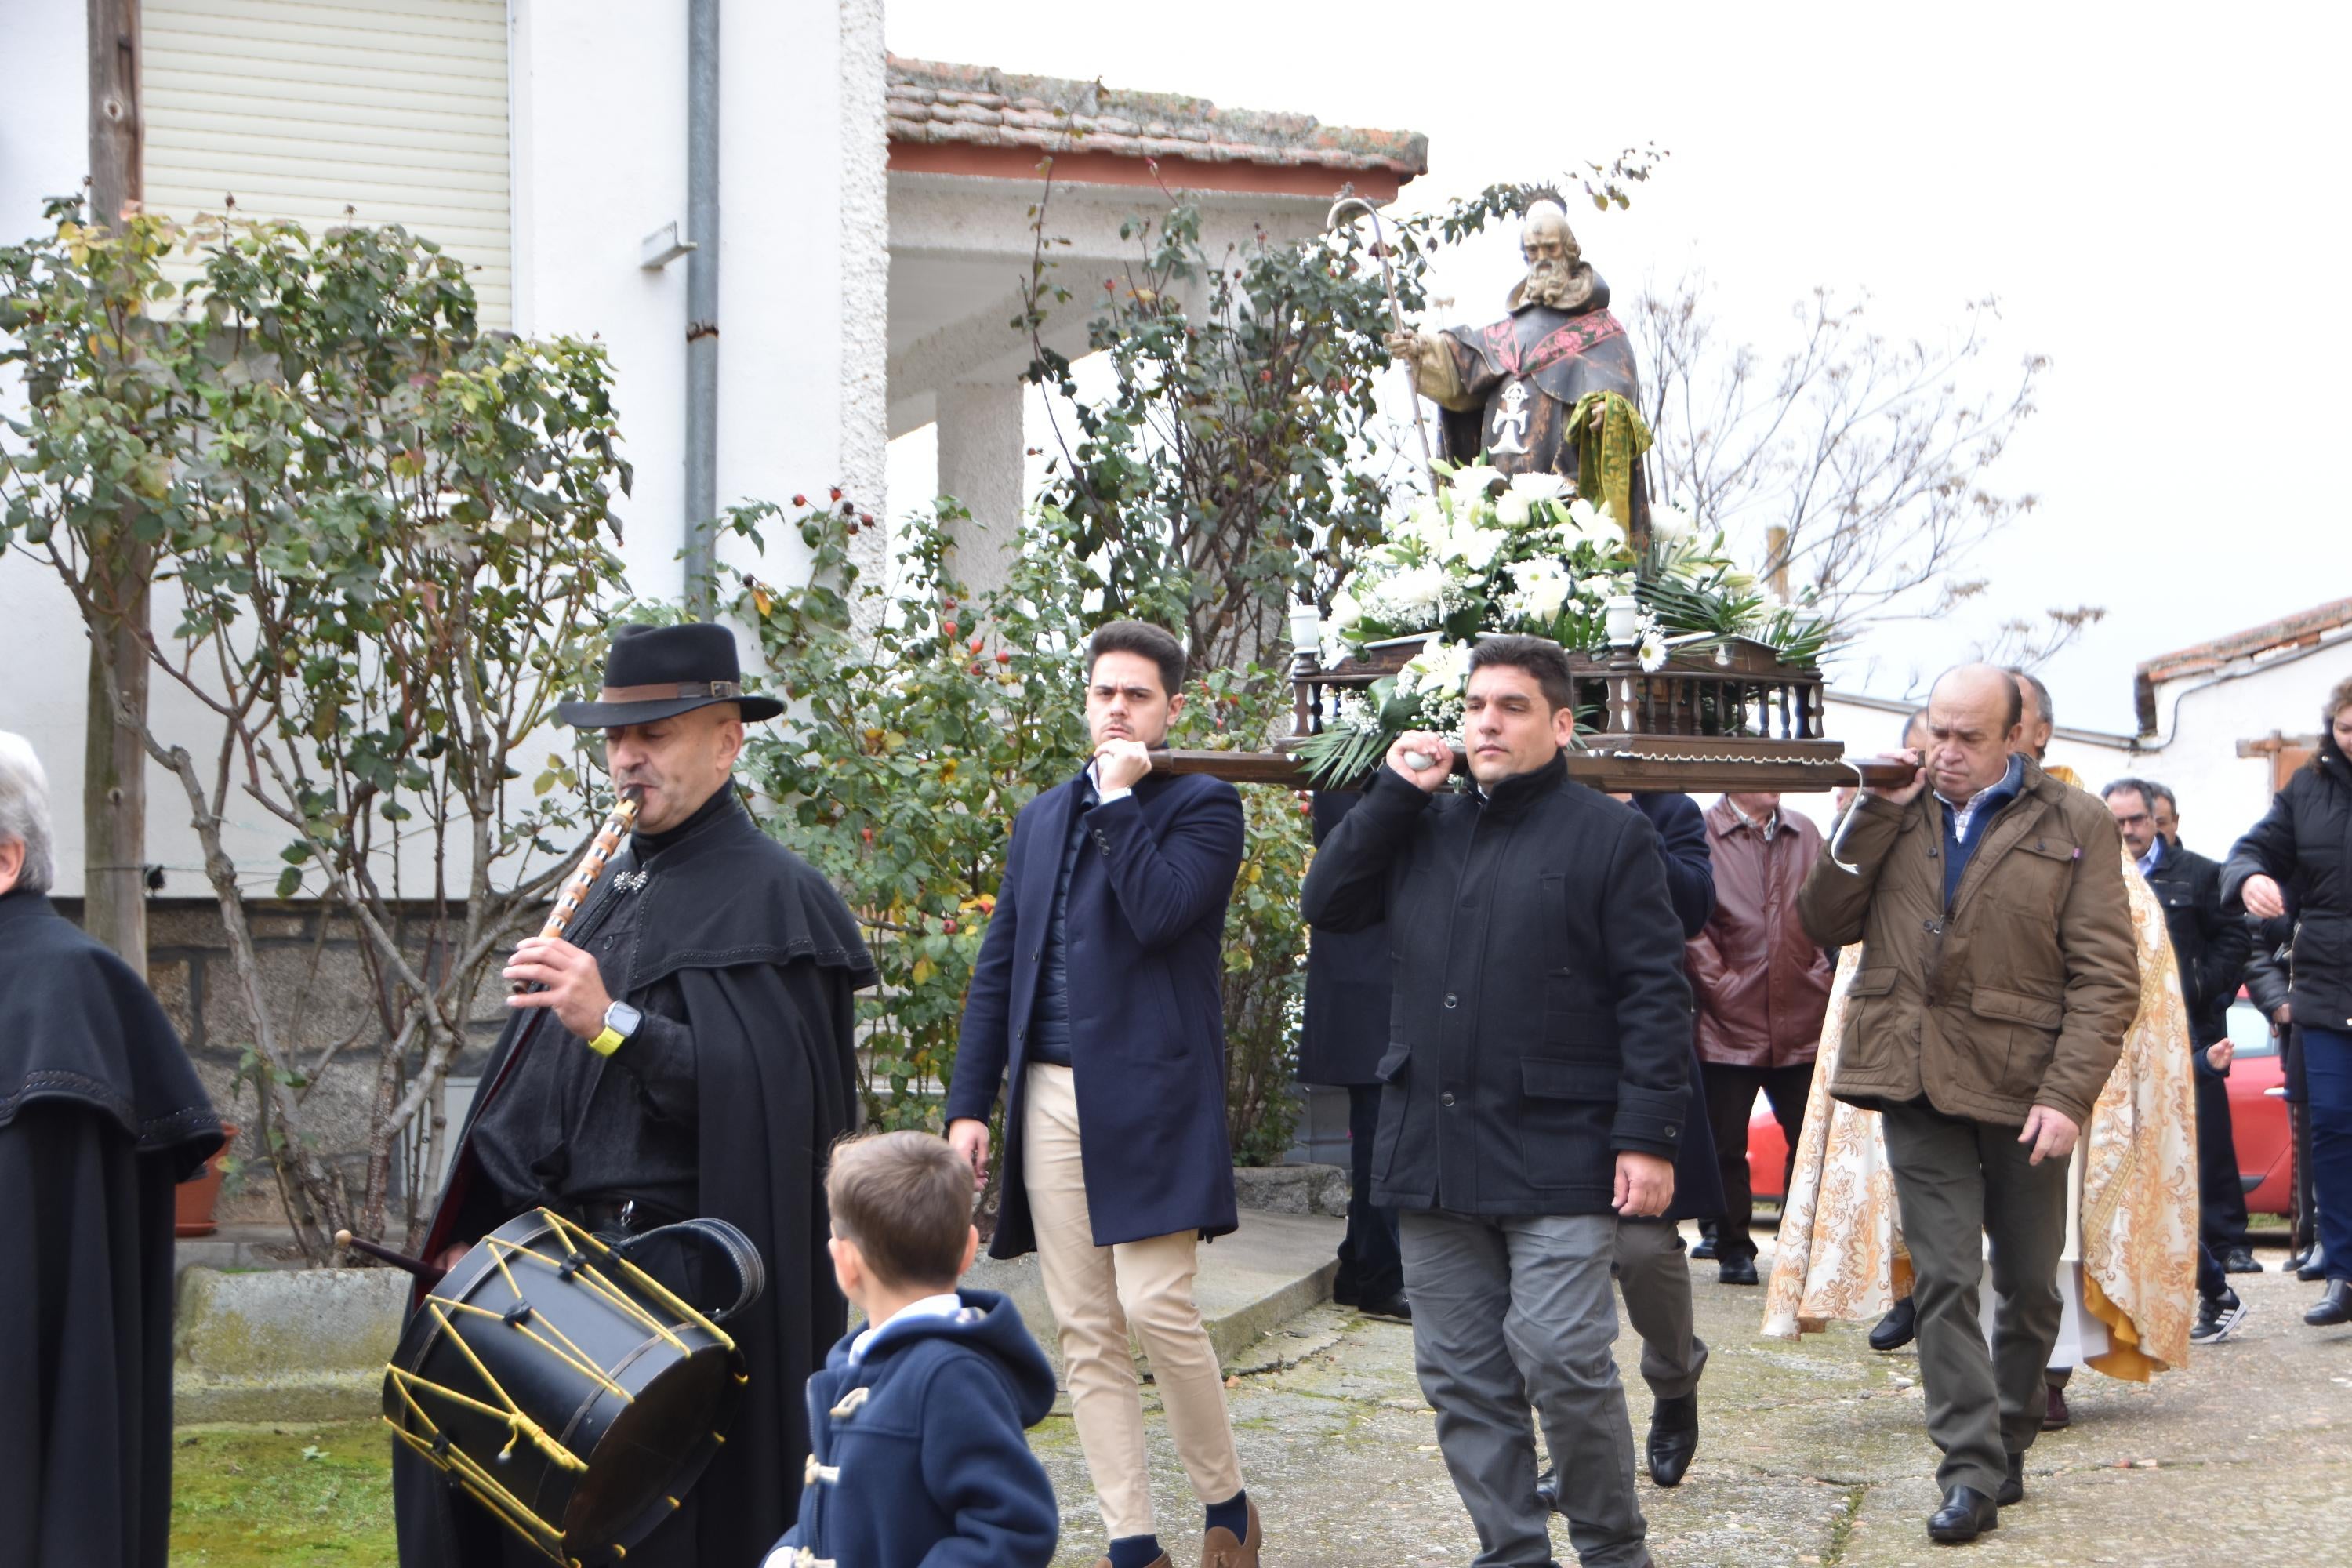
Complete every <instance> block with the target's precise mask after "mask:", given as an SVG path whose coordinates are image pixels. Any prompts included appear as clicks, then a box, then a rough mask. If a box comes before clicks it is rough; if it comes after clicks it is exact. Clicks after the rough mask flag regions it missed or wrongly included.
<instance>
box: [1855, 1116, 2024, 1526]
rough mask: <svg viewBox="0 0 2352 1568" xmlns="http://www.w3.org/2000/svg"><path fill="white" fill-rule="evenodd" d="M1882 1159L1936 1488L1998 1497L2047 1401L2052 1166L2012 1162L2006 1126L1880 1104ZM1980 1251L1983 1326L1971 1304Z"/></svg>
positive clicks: (2013, 1132) (2014, 1155) (2019, 1156)
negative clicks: (1988, 1281) (1912, 1315)
mask: <svg viewBox="0 0 2352 1568" xmlns="http://www.w3.org/2000/svg"><path fill="white" fill-rule="evenodd" d="M1884 1120H1885V1131H1886V1159H1887V1163H1888V1164H1889V1165H1890V1166H1892V1167H1893V1169H1894V1172H1895V1203H1896V1205H1898V1206H1899V1207H1900V1208H1901V1210H1902V1212H1903V1239H1904V1240H1905V1242H1906V1243H1907V1244H1908V1245H1909V1247H1910V1248H1911V1267H1912V1268H1913V1270H1914V1271H1915V1272H1916V1276H1917V1283H1916V1286H1915V1287H1914V1289H1913V1291H1912V1300H1914V1301H1915V1302H1916V1304H1917V1307H1918V1313H1919V1381H1920V1383H1921V1384H1923V1385H1924V1389H1925V1392H1926V1394H1927V1436H1929V1437H1931V1438H1933V1439H1934V1440H1935V1444H1936V1447H1938V1448H1940V1449H1942V1450H1943V1453H1944V1462H1943V1463H1942V1464H1941V1465H1940V1466H1938V1467H1937V1470H1936V1480H1937V1485H1939V1486H1941V1487H1943V1488H1944V1489H1947V1490H1948V1489H1951V1488H1953V1487H1973V1488H1975V1489H1977V1490H1978V1491H1980V1492H1982V1493H1984V1494H1985V1495H1986V1496H1987V1497H1990V1496H1992V1495H1993V1494H1994V1493H1995V1492H1997V1491H1998V1490H1999V1489H2000V1482H2001V1479H2002V1478H2003V1476H2004V1475H2005V1474H2006V1473H2007V1471H2008V1456H2009V1455H2011V1454H2021V1453H2023V1452H2025V1451H2026V1450H2027V1449H2028V1448H2031V1447H2033V1439H2034V1437H2035V1436H2037V1435H2038V1434H2039V1433H2040V1432H2041V1430H2042V1411H2043V1410H2044V1409H2045V1408H2046V1407H2047V1406H2048V1405H2049V1395H2048V1394H2046V1393H2045V1392H2044V1390H2043V1385H2042V1369H2043V1368H2044V1367H2046V1366H2047V1365H2048V1364H2049V1363H2050V1351H2051V1347H2052V1346H2053V1345H2055V1344H2056V1343H2057V1342H2058V1325H2059V1320H2060V1318H2061V1316H2062V1315H2063V1312H2064V1310H2065V1302H2064V1300H2063V1298H2062V1297H2061V1296H2060V1295H2059V1293H2058V1260H2059V1258H2060V1256H2061V1255H2062V1254H2063V1252H2064V1251H2065V1247H2066V1162H2065V1161H2064V1160H2044V1161H2043V1162H2042V1163H2041V1164H2039V1165H2033V1164H2029V1163H2026V1145H2024V1144H2022V1143H2020V1142H2018V1141H2017V1135H2018V1131H2019V1129H2017V1128H2015V1127H2001V1126H1996V1125H1994V1124H1993V1123H1991V1122H1986V1121H1969V1120H1968V1119H1966V1118H1964V1117H1955V1116H1946V1115H1944V1114H1943V1113H1942V1112H1940V1111H1937V1110H1933V1109H1931V1108H1930V1107H1929V1106H1927V1104H1926V1103H1924V1102H1917V1101H1915V1102H1913V1103H1912V1104H1909V1105H1890V1106H1887V1107H1885V1111H1884ZM1985 1237H1990V1238H1991V1242H1992V1259H1991V1262H1992V1289H1993V1324H1992V1336H1991V1343H1990V1345H1988V1344H1987V1343H1986V1336H1985V1332H1984V1328H1983V1325H1982V1324H1980V1323H1979V1321H1978V1313H1977V1300H1978V1294H1979V1289H1980V1285H1981V1281H1982V1279H1983V1277H1984V1268H1985V1250H1984V1238H1985Z"/></svg>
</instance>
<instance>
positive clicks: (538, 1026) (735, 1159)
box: [393, 809, 879, 1568]
mask: <svg viewBox="0 0 2352 1568" xmlns="http://www.w3.org/2000/svg"><path fill="white" fill-rule="evenodd" d="M634 868H635V853H634V851H633V850H626V849H625V850H624V851H623V852H622V853H620V854H619V855H616V856H614V858H613V861H612V864H611V865H610V866H608V867H607V868H606V869H605V873H604V878H603V879H602V880H601V881H600V882H599V883H598V885H597V888H596V889H595V890H594V891H593V892H592V893H591V894H590V896H589V898H588V900H587V901H586V904H585V906H584V907H583V910H582V911H581V913H580V915H579V917H578V921H577V924H576V927H575V929H576V930H578V931H581V932H582V933H583V934H585V933H586V932H587V931H591V930H593V922H595V921H597V920H598V919H599V918H600V913H599V911H600V909H601V907H602V906H603V903H604V900H606V899H608V898H611V897H614V896H615V894H614V878H615V877H616V876H619V875H621V874H624V873H626V872H628V871H630V870H632V869H634ZM625 896H627V897H631V898H638V899H643V900H646V908H645V910H644V911H643V913H642V916H641V919H640V925H641V931H642V934H641V936H640V939H639V941H638V943H637V946H636V949H635V954H634V957H633V959H632V961H631V963H630V966H629V973H627V975H625V976H623V977H615V976H613V975H609V974H608V975H606V976H605V977H604V983H605V988H606V989H607V990H608V991H610V992H611V993H612V994H614V995H615V996H626V995H631V994H635V993H637V992H638V991H640V990H642V988H644V987H646V986H647V985H650V984H653V983H654V982H655V981H656V980H660V979H662V978H664V977H666V976H672V975H674V976H676V977H677V981H678V984H679V986H680V988H681V989H682V991H683V992H684V994H685V1000H686V1009H687V1020H686V1021H687V1024H688V1026H689V1027H690V1028H691V1029H692V1031H693V1034H694V1047H695V1060H696V1078H697V1086H696V1102H697V1106H698V1116H699V1132H700V1150H701V1163H700V1187H701V1192H700V1201H699V1203H698V1205H697V1207H698V1212H699V1213H700V1214H702V1215H709V1216H711V1217H715V1218H718V1219H723V1220H726V1221H728V1222H729V1223H730V1224H731V1225H733V1226H736V1227H738V1228H739V1229H740V1230H741V1231H742V1232H743V1234H744V1235H745V1236H747V1237H750V1238H751V1241H752V1243H753V1245H755V1246H756V1247H759V1249H760V1253H761V1257H762V1258H764V1259H765V1260H766V1262H767V1268H768V1289H767V1294H766V1295H765V1296H764V1297H762V1298H761V1300H760V1302H759V1303H758V1305H756V1306H755V1307H753V1308H751V1310H748V1311H746V1312H743V1313H741V1314H740V1315H738V1316H737V1317H735V1318H732V1319H730V1321H728V1324H727V1328H728V1331H729V1332H730V1334H732V1335H733V1336H734V1338H735V1340H736V1342H738V1343H739V1344H740V1345H741V1346H742V1348H743V1352H744V1355H745V1357H746V1358H747V1360H748V1362H749V1364H750V1370H751V1386H750V1387H748V1388H746V1389H745V1390H744V1393H743V1400H742V1404H741V1405H740V1407H739V1408H738V1412H737V1415H736V1417H735V1424H734V1426H733V1428H732V1429H731V1430H730V1432H729V1434H728V1439H727V1443H726V1446H725V1447H722V1448H721V1449H720V1450H719V1457H718V1458H716V1459H715V1460H713V1461H712V1463H711V1465H710V1468H709V1469H708V1470H706V1471H704V1472H703V1475H702V1479H700V1480H699V1481H698V1483H696V1486H695V1489H694V1500H695V1502H696V1504H697V1506H696V1508H695V1510H694V1513H695V1519H694V1521H693V1523H694V1525H695V1533H696V1541H695V1542H694V1544H693V1545H692V1546H691V1547H690V1548H687V1547H685V1545H684V1543H682V1542H667V1541H665V1540H664V1539H663V1538H664V1535H665V1534H667V1533H670V1532H671V1531H672V1530H673V1528H674V1526H667V1525H666V1526H665V1527H664V1529H663V1531H657V1532H656V1534H655V1535H654V1536H652V1537H650V1538H649V1539H648V1540H647V1542H646V1550H645V1551H643V1552H631V1553H630V1562H631V1563H632V1564H635V1563H636V1562H638V1561H639V1559H640V1558H641V1557H642V1558H644V1559H645V1560H646V1561H649V1562H656V1563H664V1562H668V1561H672V1560H673V1554H676V1553H678V1552H681V1551H683V1552H686V1554H685V1555H677V1556H676V1557H675V1560H676V1561H679V1562H692V1563H697V1564H707V1565H708V1568H754V1565H755V1564H757V1563H759V1562H760V1560H761V1556H762V1555H763V1554H764V1553H765V1552H767V1550H768V1549H769V1548H770V1547H772V1546H773V1545H774V1544H775V1542H776V1538H777V1537H778V1536H780V1535H782V1533H783V1532H784V1531H786V1530H787V1529H789V1528H790V1527H791V1525H792V1523H793V1515H794V1512H795V1510H797V1509H798V1507H799V1501H800V1492H801V1488H800V1484H799V1481H800V1475H801V1468H802V1466H803V1462H804V1461H805V1459H806V1458H807V1455H808V1450H809V1434H808V1412H807V1406H806V1404H805V1402H804V1400H803V1385H804V1384H806V1383H807V1381H808V1377H809V1374H810V1373H813V1372H814V1371H815V1370H816V1369H817V1368H819V1367H821V1366H823V1365H824V1357H825V1352H827V1351H828V1350H829V1349H831V1347H832V1345H833V1343H834V1342H835V1340H837V1339H839V1338H840V1337H841V1335H842V1334H843V1333H844V1332H845V1330H846V1328H847V1317H848V1309H847V1306H846V1304H845V1302H844V1301H843V1300H842V1299H841V1294H840V1292H839V1290H838V1289H835V1285H834V1280H833V1266H832V1262H831V1259H830V1258H829V1257H828V1256H827V1254H826V1251H825V1243H826V1240H827V1239H828V1237H830V1235H831V1226H830V1224H829V1221H828V1220H827V1217H826V1215H825V1206H824V1161H825V1156H826V1152H827V1151H828V1150H829V1149H830V1148H831V1147H832V1145H833V1143H834V1142H835V1141H836V1140H837V1139H839V1138H840V1137H842V1136H843V1135H844V1134H845V1133H846V1132H848V1131H852V1130H853V1129H854V1128H855V1127H856V1124H857V1120H858V1115H857V1071H856V1059H855V1056H854V1047H853V1040H852V1035H853V1030H854V1027H855V1026H856V1002H855V997H854V995H853V993H855V992H856V991H857V990H859V989H862V988H863V987H866V986H868V985H872V984H875V983H876V981H877V979H878V978H879V977H878V976H877V973H875V969H874V963H873V960H872V958H871V957H870V956H868V954H867V952H866V944H865V942H864V941H863V940H862V939H861V938H860V937H859V935H858V931H857V923H856V920H855V919H854V918H852V916H851V915H850V912H849V909H848V906H847V905H845V904H844V903H843V902H842V900H841V896H840V895H839V894H838V893H836V892H835V891H834V890H833V889H832V888H831V886H829V885H828V884H827V883H826V882H825V881H824V879H823V878H821V877H819V876H818V875H817V874H816V873H815V872H814V871H813V870H811V869H810V868H809V867H808V866H807V865H806V864H805V863H803V861H802V860H801V859H800V858H799V857H797V856H795V855H793V853H792V852H791V851H790V850H788V849H786V848H785V847H783V846H782V845H781V844H778V843H777V842H776V841H775V840H774V839H772V838H770V837H768V836H767V835H766V834H764V833H762V832H761V831H760V828H759V826H757V825H756V824H755V823H754V822H753V821H752V820H751V816H750V815H749V814H748V813H746V812H744V811H741V810H740V809H738V810H736V811H735V812H734V813H733V814H732V815H731V816H730V817H729V818H728V819H726V820H725V821H723V822H721V823H719V824H718V825H716V826H714V827H713V828H712V829H710V830H709V831H706V832H701V833H698V834H696V835H694V836H693V837H691V838H690V839H688V840H687V841H685V842H682V843H680V844H677V846H675V847H672V848H670V849H668V850H667V851H665V852H664V854H663V855H662V857H661V858H660V862H659V868H658V870H657V871H656V873H655V874H654V875H653V876H652V877H651V878H650V879H648V880H647V882H646V885H645V888H644V889H643V890H642V891H639V892H635V893H632V894H628V895H625ZM542 1020H544V1022H543V1023H542V1022H541V1021H542ZM565 1048H570V1049H575V1050H576V1049H578V1048H579V1047H577V1046H576V1045H573V1044H572V1041H571V1039H570V1037H568V1036H566V1035H565V1034H564V1033H563V1031H562V1026H561V1025H558V1024H556V1023H554V1022H553V1021H552V1019H551V1016H549V1015H548V1014H547V1012H546V1010H545V1009H539V1008H534V1009H530V1010H528V1011H526V1012H522V1013H519V1014H518V1015H517V1016H515V1017H514V1018H512V1019H510V1020H509V1022H508V1024H507V1027H506V1029H505V1031H504V1032H503V1033H502V1034H501V1035H500V1036H499V1042H498V1045H497V1046H496V1047H494V1048H493V1049H492V1051H491V1053H490V1058H489V1062H488V1065H487V1066H486V1067H485V1068H483V1072H482V1082H483V1083H484V1084H485V1085H486V1086H487V1087H486V1088H485V1089H483V1090H482V1092H481V1093H479V1094H478V1095H477V1096H476V1097H475V1101H474V1107H473V1110H472V1111H471V1112H470V1113H469V1114H468V1116H467V1121H466V1127H465V1131H464V1132H463V1133H462V1134H461V1135H460V1142H459V1144H458V1148H457V1160H456V1163H455V1164H454V1165H453V1166H452V1168H451V1172H450V1177H449V1184H448V1187H447V1189H446V1191H445V1192H444V1194H443V1195H442V1199H441V1205H440V1208H439V1210H438V1211H437V1212H436V1215H435V1217H434V1222H433V1228H432V1232H431V1236H430V1239H429V1240H428V1242H427V1244H426V1251H425V1256H426V1257H428V1258H430V1257H436V1256H438V1255H439V1253H440V1251H441V1250H442V1249H443V1248H444V1247H450V1246H455V1245H457V1244H458V1243H460V1242H470V1241H472V1240H474V1239H476V1238H477V1237H480V1236H481V1235H482V1234H484V1233H485V1232H486V1231H488V1230H492V1229H495V1228H496V1227H497V1226H499V1224H500V1223H502V1222H503V1221H505V1220H506V1219H508V1218H509V1217H511V1214H510V1211H509V1210H508V1208H507V1207H506V1200H505V1199H504V1198H503V1197H502V1196H501V1195H500V1194H499V1193H498V1192H497V1191H496V1190H495V1189H494V1188H492V1186H491V1184H490V1183H489V1182H488V1181H487V1180H485V1179H483V1178H482V1177H481V1174H480V1172H479V1169H478V1166H477V1164H476V1163H475V1161H474V1157H473V1150H472V1135H473V1130H474V1124H475V1121H477V1120H478V1118H479V1117H480V1115H481V1113H482V1110H483V1108H484V1107H485V1106H487V1105H488V1103H489V1102H490V1100H491V1099H492V1098H493V1097H494V1096H496V1095H497V1094H498V1092H499V1087H500V1085H501V1082H502V1080H503V1079H504V1078H505V1077H506V1075H507V1072H508V1069H509V1067H510V1065H511V1064H512V1063H513V1061H514V1060H516V1059H517V1058H518V1056H519V1054H520V1052H522V1051H526V1050H561V1049H565ZM393 1481H394V1501H395V1509H396V1513H397V1520H398V1525H399V1531H400V1561H401V1563H402V1568H483V1565H488V1564H494V1563H499V1562H501V1561H502V1560H503V1559H504V1557H505V1555H506V1554H507V1553H508V1552H509V1550H510V1549H509V1544H508V1542H509V1541H511V1540H513V1539H514V1538H513V1537H512V1536H511V1532H509V1531H506V1530H505V1529H504V1527H503V1526H500V1525H499V1524H497V1523H496V1522H495V1521H492V1520H491V1519H490V1518H489V1516H488V1514H487V1513H486V1512H485V1511H484V1510H482V1509H480V1508H479V1507H478V1506H477V1505H476V1504H475V1503H474V1502H473V1501H472V1500H470V1499H467V1498H465V1497H463V1496H461V1495H458V1494H457V1493H455V1492H454V1491H453V1490H452V1489H451V1488H450V1486H449V1484H448V1483H447V1482H446V1481H445V1480H444V1479H443V1478H442V1477H441V1476H440V1475H439V1474H438V1473H437V1472H436V1471H434V1470H433V1469H432V1468H430V1467H429V1466H427V1465H426V1464H425V1462H424V1461H423V1460H422V1459H421V1458H416V1457H415V1455H414V1454H412V1453H411V1452H410V1451H409V1450H408V1449H407V1448H406V1447H405V1446H404V1445H402V1444H400V1443H398V1442H397V1441H395V1442H394V1451H393ZM675 1522H676V1524H677V1525H683V1524H685V1523H687V1522H688V1521H686V1520H685V1519H683V1518H681V1519H680V1520H678V1521H675ZM516 1560H517V1561H543V1559H538V1558H536V1557H535V1555H518V1556H517V1557H516Z"/></svg>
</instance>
